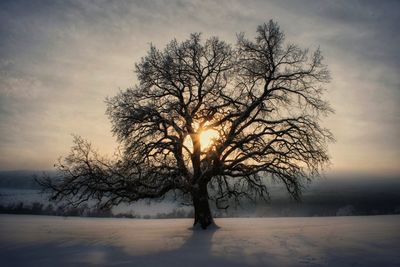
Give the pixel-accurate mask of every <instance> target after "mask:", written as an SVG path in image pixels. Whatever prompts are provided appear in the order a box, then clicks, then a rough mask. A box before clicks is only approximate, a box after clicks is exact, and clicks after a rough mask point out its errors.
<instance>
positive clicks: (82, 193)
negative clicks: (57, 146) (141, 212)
mask: <svg viewBox="0 0 400 267" xmlns="http://www.w3.org/2000/svg"><path fill="white" fill-rule="evenodd" d="M136 74H137V78H138V84H137V85H136V86H135V87H132V88H128V89H126V90H124V91H120V92H119V93H118V94H117V95H116V96H114V97H112V98H108V99H107V100H106V102H107V105H108V107H107V114H108V116H109V118H110V120H111V122H112V126H113V128H112V131H113V133H114V135H115V136H116V137H117V140H118V141H119V142H120V143H121V148H120V150H119V151H118V153H116V155H115V157H114V158H112V159H107V158H104V157H102V156H100V155H98V153H97V152H96V151H95V150H94V149H93V148H92V146H91V144H90V143H89V142H87V141H85V140H83V139H82V138H80V137H75V140H74V143H75V145H74V146H73V147H72V150H71V153H70V154H69V155H68V156H67V157H66V158H63V159H60V160H59V162H58V163H57V164H56V167H57V169H58V170H59V173H60V174H61V176H60V177H59V178H58V179H56V180H54V179H49V178H48V177H47V178H46V177H45V178H42V179H40V180H39V183H40V184H41V185H42V186H43V187H44V188H46V189H49V190H50V191H51V199H54V200H67V201H68V203H70V204H71V205H79V204H80V203H83V202H85V201H88V200H96V201H97V203H98V204H99V205H100V206H103V207H110V206H112V205H117V204H119V203H121V202H128V203H130V202H133V201H136V200H139V199H143V198H161V197H163V196H164V195H165V194H167V193H168V192H176V193H179V194H180V195H181V196H183V197H188V198H190V200H191V201H192V203H193V206H194V210H195V218H194V224H195V225H200V226H201V227H202V228H204V229H205V228H207V226H209V225H210V224H212V223H213V217H212V214H211V211H210V206H209V200H210V199H212V200H214V201H215V203H216V206H217V207H218V208H227V203H228V200H229V199H230V198H234V199H236V200H239V199H241V198H242V197H248V198H265V199H267V198H268V197H269V195H268V188H267V186H266V181H267V180H271V179H272V180H274V181H276V182H280V183H283V184H284V185H285V186H286V189H287V191H288V192H289V194H290V195H291V196H292V197H293V198H295V199H299V197H300V195H301V189H302V185H303V184H304V182H306V181H310V180H311V179H312V178H313V177H315V176H318V175H319V174H320V171H321V170H322V168H323V167H324V165H325V164H326V163H328V162H329V157H328V155H327V143H329V141H332V140H333V137H332V135H331V133H330V132H329V130H327V129H325V128H323V127H321V126H320V124H319V120H320V118H321V117H324V116H325V115H327V114H328V113H330V112H331V111H332V110H331V108H330V107H329V104H328V103H327V102H326V101H324V100H323V99H322V94H323V92H324V91H325V89H324V88H323V85H324V83H326V82H328V81H329V72H328V70H327V68H326V66H325V65H324V64H323V63H322V56H321V53H320V51H319V50H316V51H315V52H312V53H310V52H309V51H308V50H307V49H305V50H304V49H301V48H299V47H298V46H296V45H294V44H287V45H286V44H284V34H283V32H282V31H281V30H280V28H279V26H278V25H277V23H275V22H273V21H269V22H268V23H266V24H263V25H260V26H258V28H257V34H256V37H255V39H254V40H249V39H247V38H246V37H245V35H244V34H239V35H238V38H237V44H236V45H234V46H231V45H229V44H227V43H225V42H223V41H221V40H219V39H218V38H217V37H212V38H210V39H207V40H206V41H205V42H202V41H201V35H200V34H192V35H191V36H190V38H189V39H188V40H186V41H184V42H178V41H176V40H173V41H171V42H170V43H169V44H168V45H167V46H166V48H165V49H164V50H158V49H157V48H156V47H154V46H153V45H151V47H150V50H149V51H148V54H147V55H146V56H145V57H143V58H142V59H141V61H140V62H139V63H137V64H136Z"/></svg>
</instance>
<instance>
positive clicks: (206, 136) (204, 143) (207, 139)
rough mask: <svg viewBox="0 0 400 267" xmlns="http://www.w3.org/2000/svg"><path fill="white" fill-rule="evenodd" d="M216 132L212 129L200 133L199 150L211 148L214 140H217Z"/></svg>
mask: <svg viewBox="0 0 400 267" xmlns="http://www.w3.org/2000/svg"><path fill="white" fill-rule="evenodd" d="M218 135H219V134H218V132H217V131H216V130H213V129H209V130H205V131H202V132H201V133H200V145H201V149H202V150H204V149H208V148H210V147H211V146H212V144H213V143H214V141H215V139H217V138H218Z"/></svg>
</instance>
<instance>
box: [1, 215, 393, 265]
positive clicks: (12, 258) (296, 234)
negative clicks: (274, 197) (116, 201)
mask: <svg viewBox="0 0 400 267" xmlns="http://www.w3.org/2000/svg"><path fill="white" fill-rule="evenodd" d="M216 222H217V224H218V225H219V227H220V228H219V229H215V230H207V231H201V230H200V231H192V230H190V229H189V228H190V226H191V223H192V220H189V219H164V220H134V219H96V218H62V217H47V216H30V215H0V266H10V267H11V266H56V267H62V266H189V267H195V266H202V267H211V266H377V267H378V266H385V267H390V266H400V253H399V251H400V215H390V216H369V217H322V218H321V217H318V218H224V219H217V220H216Z"/></svg>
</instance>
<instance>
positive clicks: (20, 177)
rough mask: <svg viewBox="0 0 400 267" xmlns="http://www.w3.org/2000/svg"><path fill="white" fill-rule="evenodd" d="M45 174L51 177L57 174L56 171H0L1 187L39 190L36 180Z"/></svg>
mask: <svg viewBox="0 0 400 267" xmlns="http://www.w3.org/2000/svg"><path fill="white" fill-rule="evenodd" d="M44 172H45V173H47V174H49V175H53V174H55V171H32V170H16V171H0V187H3V188H15V189H39V186H38V185H37V184H36V182H35V180H34V178H35V176H41V175H43V174H44Z"/></svg>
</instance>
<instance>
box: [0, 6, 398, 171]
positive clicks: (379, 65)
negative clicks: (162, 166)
mask: <svg viewBox="0 0 400 267" xmlns="http://www.w3.org/2000/svg"><path fill="white" fill-rule="evenodd" d="M399 10H400V2H399V1H1V2H0V169H3V170H5V169H49V168H51V166H52V165H53V163H54V162H55V160H56V159H57V158H58V157H59V156H61V155H65V154H66V153H68V151H69V147H70V146H71V143H72V137H71V134H72V133H75V134H79V135H82V136H83V137H85V138H87V139H89V140H91V141H93V143H94V144H95V145H96V146H97V147H98V148H99V150H100V151H101V152H104V153H112V151H113V150H114V148H115V146H116V143H115V141H114V138H113V137H112V135H111V133H110V123H109V121H108V119H107V117H106V116H105V115H104V111H105V104H104V99H105V97H106V96H113V95H115V94H116V93H117V92H118V90H119V89H124V88H126V87H128V86H131V85H134V84H135V81H136V77H135V75H134V73H133V69H134V63H135V62H137V61H138V59H140V57H142V56H144V55H145V53H146V51H147V49H148V48H149V44H150V43H154V44H155V45H156V46H158V47H159V48H163V46H164V45H165V44H166V43H167V42H168V41H170V40H171V39H172V38H174V37H176V38H177V39H178V40H184V39H185V38H187V37H188V35H189V34H190V33H192V32H202V33H203V36H204V38H206V37H209V36H213V35H216V36H219V37H220V38H221V39H224V40H226V41H228V42H232V43H234V42H235V39H236V33H238V32H245V33H246V35H247V36H253V35H254V32H255V28H256V26H257V25H259V24H261V23H263V22H266V21H268V20H269V19H274V20H276V21H278V23H279V24H280V25H281V28H282V29H283V30H284V31H285V33H286V36H287V40H288V41H290V42H295V43H297V44H299V45H300V46H303V47H311V48H316V47H318V46H319V47H320V48H321V50H322V52H323V55H324V56H325V59H326V63H327V64H328V65H329V68H330V70H331V73H332V82H331V83H330V84H329V85H328V88H329V93H328V94H327V95H326V97H327V98H328V99H329V100H330V102H331V104H332V106H333V108H334V109H335V110H336V113H335V114H334V115H332V116H330V117H329V118H327V119H326V120H325V123H324V124H325V125H326V126H327V127H328V128H330V129H331V130H332V132H333V133H334V134H335V137H336V139H337V142H336V143H335V144H332V145H331V146H330V151H331V155H332V166H331V171H332V172H336V171H337V172H384V173H400V142H399V141H398V138H399V137H400V108H399V103H400V81H399V73H400V49H399V47H400V37H399V36H400V32H399V29H398V25H400V11H399Z"/></svg>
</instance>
